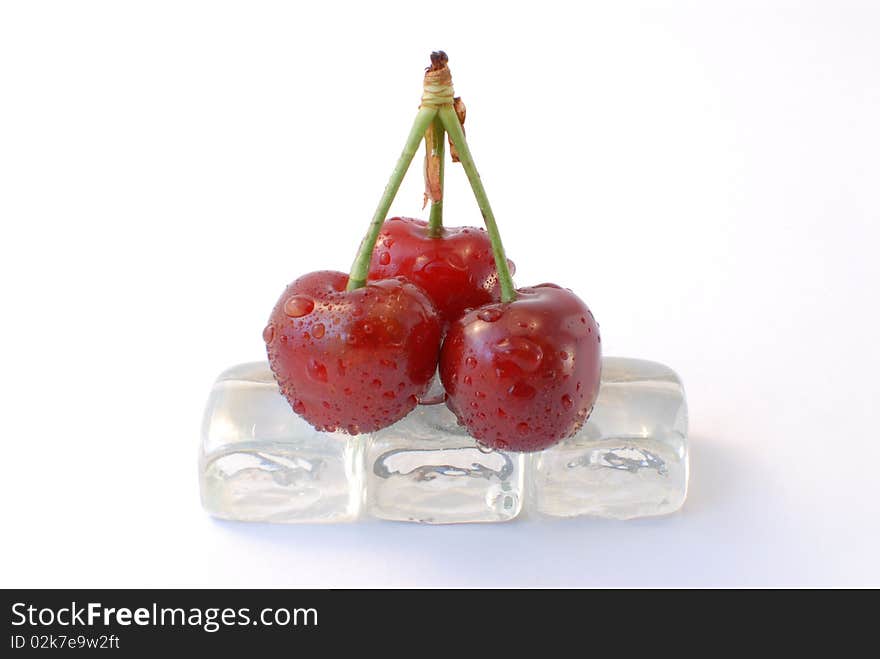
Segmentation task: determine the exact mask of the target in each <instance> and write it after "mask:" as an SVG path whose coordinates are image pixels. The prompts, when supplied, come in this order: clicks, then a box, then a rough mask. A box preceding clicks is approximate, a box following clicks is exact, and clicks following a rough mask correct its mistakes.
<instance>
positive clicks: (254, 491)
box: [199, 362, 363, 522]
mask: <svg viewBox="0 0 880 659" xmlns="http://www.w3.org/2000/svg"><path fill="white" fill-rule="evenodd" d="M362 443H363V438H362V437H351V436H348V435H345V434H343V433H326V432H319V431H317V430H315V429H314V428H312V427H311V426H310V425H309V424H308V423H306V422H305V421H304V420H303V419H302V418H300V417H299V416H298V415H297V414H294V413H293V411H292V410H291V409H290V405H289V404H288V403H287V401H286V400H285V399H284V398H283V397H282V396H281V394H280V392H279V391H278V385H277V384H276V383H275V380H274V378H273V377H272V372H271V371H270V370H269V366H268V364H267V363H265V362H255V363H250V364H241V365H239V366H236V367H233V368H231V369H229V370H227V371H225V372H224V373H222V374H221V375H220V377H219V378H218V379H217V381H216V382H215V383H214V387H213V389H212V390H211V395H210V397H209V399H208V405H207V408H206V410H205V416H204V421H203V425H202V442H201V449H200V452H199V474H200V486H201V495H202V505H203V506H204V508H205V509H206V510H207V511H208V512H209V513H211V514H212V515H214V516H216V517H222V518H226V519H237V520H246V521H265V522H345V521H351V520H354V519H355V518H356V517H357V515H358V512H359V506H360V501H361V494H362V491H363V479H362V476H363V460H362V455H361V446H362Z"/></svg>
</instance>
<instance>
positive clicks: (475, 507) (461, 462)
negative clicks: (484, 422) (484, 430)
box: [366, 403, 524, 524]
mask: <svg viewBox="0 0 880 659" xmlns="http://www.w3.org/2000/svg"><path fill="white" fill-rule="evenodd" d="M523 472H524V456H523V455H522V454H516V453H507V452H504V451H494V450H491V449H486V448H483V447H480V446H479V445H478V444H477V443H476V441H475V440H474V439H473V438H472V437H470V436H469V435H468V434H467V432H466V431H465V429H464V428H463V427H462V426H459V425H458V422H457V421H456V418H455V415H454V414H453V413H452V412H450V411H449V410H448V409H447V407H446V405H444V404H442V403H440V404H435V405H419V406H418V407H416V409H415V410H414V411H413V412H411V413H410V414H409V415H408V416H406V417H405V418H403V419H401V420H400V421H398V422H397V423H395V424H394V425H392V426H389V427H388V428H384V429H382V430H379V431H377V432H375V433H373V434H372V435H371V436H370V438H369V440H368V442H367V448H366V512H367V513H368V514H370V515H372V516H373V517H378V518H381V519H388V520H397V521H410V522H428V523H435V524H448V523H457V522H458V523H461V522H503V521H506V520H509V519H513V518H514V517H516V516H517V514H518V513H519V511H520V509H521V507H522V499H523V495H522V493H523V476H524V473H523Z"/></svg>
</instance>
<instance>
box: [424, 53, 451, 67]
mask: <svg viewBox="0 0 880 659" xmlns="http://www.w3.org/2000/svg"><path fill="white" fill-rule="evenodd" d="M448 61H449V57H448V56H447V55H446V53H444V52H443V51H442V50H435V51H434V52H433V53H431V66H429V67H428V68H427V69H425V70H426V71H439V70H440V69H445V68H446V63H447V62H448Z"/></svg>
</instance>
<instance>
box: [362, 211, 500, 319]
mask: <svg viewBox="0 0 880 659" xmlns="http://www.w3.org/2000/svg"><path fill="white" fill-rule="evenodd" d="M510 268H511V270H513V264H512V263H511V264H510ZM397 276H402V277H405V278H406V279H408V280H409V281H411V282H413V283H414V284H416V285H417V286H419V287H420V288H422V289H423V290H424V291H425V292H426V293H427V294H428V296H429V297H430V298H431V300H433V302H434V305H435V306H436V307H437V310H438V311H439V312H440V315H441V316H442V317H443V318H444V320H446V321H452V320H455V319H456V318H458V317H459V316H461V314H462V313H464V311H465V309H472V308H475V307H479V306H481V305H483V304H488V303H490V302H493V301H497V300H498V299H499V296H500V289H499V286H498V274H497V273H496V271H495V259H494V257H493V255H492V245H491V243H490V241H489V235H488V234H487V233H486V231H485V230H484V229H477V228H475V227H452V228H448V227H443V229H442V233H441V236H440V237H432V236H430V235H429V233H428V223H427V222H424V221H422V220H415V219H412V218H408V217H394V218H391V219H390V220H386V221H385V224H384V225H383V226H382V232H381V233H380V234H379V238H378V240H377V241H376V246H375V247H374V248H373V256H372V260H371V263H370V278H371V279H385V278H388V277H397Z"/></svg>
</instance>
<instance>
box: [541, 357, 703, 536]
mask: <svg viewBox="0 0 880 659" xmlns="http://www.w3.org/2000/svg"><path fill="white" fill-rule="evenodd" d="M529 462H530V464H529V475H528V477H529V481H530V490H529V499H530V502H529V503H530V508H531V509H533V510H534V511H536V512H538V513H540V514H544V515H550V516H554V517H574V516H578V515H591V516H597V517H610V518H615V519H631V518H634V517H644V516H650V515H664V514H667V513H671V512H674V511H676V510H678V509H679V508H680V507H681V506H682V504H683V503H684V499H685V496H686V494H687V482H688V453H687V402H686V400H685V395H684V388H683V387H682V383H681V379H680V378H679V377H678V375H676V373H675V372H674V371H672V370H671V369H670V368H668V367H667V366H664V365H663V364H658V363H656V362H649V361H644V360H640V359H627V358H623V357H606V358H605V359H603V361H602V385H601V387H600V389H599V397H598V399H597V401H596V405H595V407H594V408H593V413H592V414H591V415H590V418H589V419H588V420H587V422H586V424H584V427H583V428H582V429H581V430H580V432H578V434H577V435H575V436H574V437H572V438H570V439H567V440H564V441H562V442H561V443H559V444H557V445H556V446H553V447H552V448H549V449H546V450H544V451H541V452H539V453H534V454H532V455H531V456H530V460H529Z"/></svg>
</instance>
